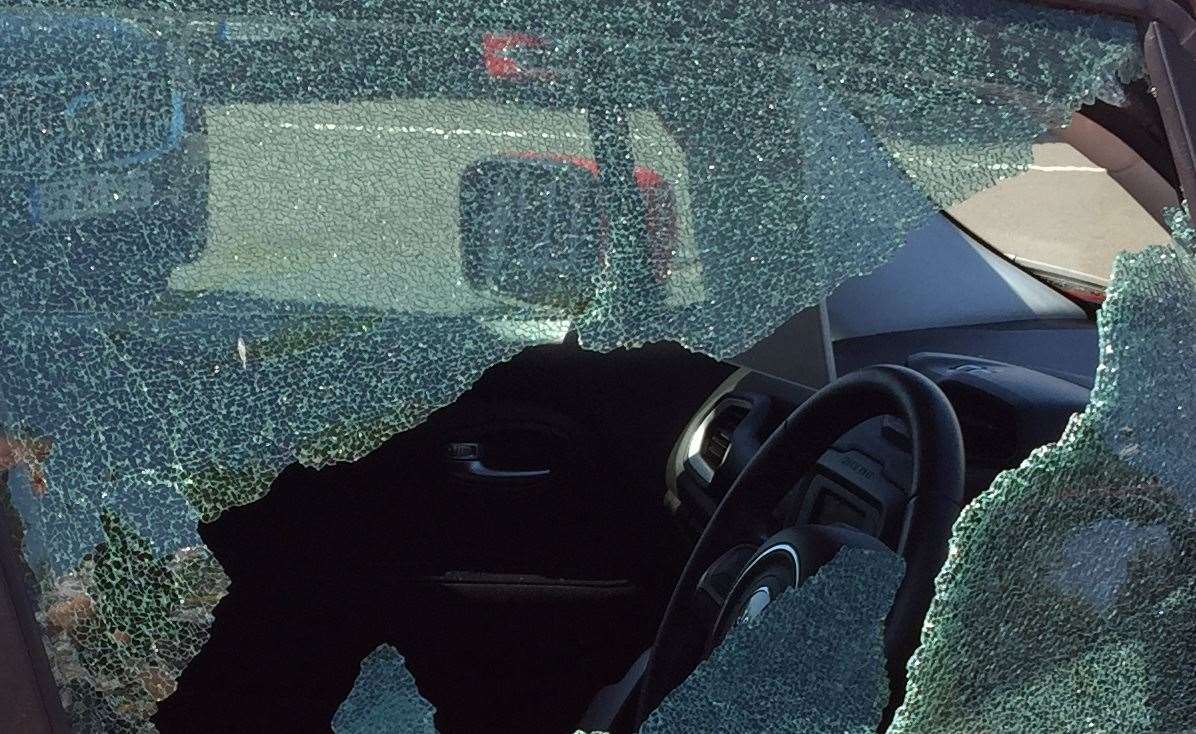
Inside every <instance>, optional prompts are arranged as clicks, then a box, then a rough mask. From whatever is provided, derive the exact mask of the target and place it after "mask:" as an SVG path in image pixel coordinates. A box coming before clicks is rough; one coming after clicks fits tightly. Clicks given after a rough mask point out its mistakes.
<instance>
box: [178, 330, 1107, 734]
mask: <svg viewBox="0 0 1196 734" xmlns="http://www.w3.org/2000/svg"><path fill="white" fill-rule="evenodd" d="M1083 323H1084V322H1074V321H1073V322H1067V323H1062V324H1060V323H1056V324H1051V323H1033V322H1030V323H1023V324H995V325H990V326H976V327H967V328H947V329H936V330H926V331H923V332H918V333H911V334H904V335H884V336H883V337H875V338H871V339H869V338H861V339H853V340H848V341H846V342H843V343H840V344H838V345H836V350H835V352H836V358H837V362H838V365H839V371H840V372H841V373H846V372H851V371H854V370H857V369H859V368H863V367H865V366H867V365H870V364H878V363H885V362H889V363H898V364H902V363H904V364H908V365H909V366H910V367H912V368H913V369H914V370H916V371H918V372H920V373H921V374H923V375H925V376H927V377H929V378H930V379H931V380H932V381H933V382H935V383H936V384H937V385H938V387H939V388H940V389H941V390H942V391H943V393H944V394H945V395H946V396H947V397H948V398H949V400H950V402H951V405H952V407H953V408H954V412H955V414H956V415H957V416H958V418H959V422H960V424H961V426H962V435H963V439H964V445H965V451H966V456H967V470H966V475H965V480H966V481H965V490H964V491H965V496H966V497H967V498H971V497H972V496H974V495H975V494H976V493H978V492H979V491H981V490H982V489H983V488H985V487H987V486H988V484H989V483H990V482H991V480H992V478H993V477H994V476H995V474H996V473H997V472H998V471H1000V470H1001V469H1004V468H1009V467H1012V466H1015V465H1017V464H1018V463H1019V462H1020V461H1021V460H1022V459H1023V458H1024V457H1025V456H1026V455H1027V454H1028V453H1029V452H1030V451H1031V450H1032V449H1033V448H1035V447H1036V446H1039V445H1041V444H1042V443H1044V442H1046V441H1049V440H1051V439H1052V438H1053V437H1055V436H1057V435H1058V434H1059V432H1060V431H1061V430H1062V428H1063V425H1064V424H1065V422H1066V420H1067V418H1068V417H1069V416H1070V415H1071V413H1073V412H1076V411H1078V410H1082V408H1083V406H1084V404H1085V403H1086V400H1087V394H1088V389H1089V388H1090V386H1091V382H1090V381H1091V378H1092V375H1093V371H1094V369H1095V365H1096V341H1095V329H1094V327H1093V325H1092V324H1091V323H1088V324H1087V325H1086V326H1085V325H1083ZM1047 342H1051V343H1054V344H1055V345H1056V347H1057V348H1056V349H1054V350H1044V349H1042V348H1041V345H1042V344H1044V343H1047ZM969 345H970V347H971V349H970V350H966V351H970V352H972V353H975V355H976V356H965V355H964V354H961V352H964V351H965V350H964V349H963V348H964V347H967V346H969ZM1052 354H1053V355H1054V356H1052ZM1019 362H1020V363H1023V364H1018V363H1019ZM1024 364H1030V365H1032V367H1027V366H1023V365H1024ZM629 374H634V375H636V376H637V377H636V379H635V380H628V379H626V376H627V375H629ZM811 393H812V391H811V390H810V389H808V388H806V387H803V386H801V385H798V384H796V383H793V382H788V381H785V380H781V379H777V378H774V377H769V376H767V375H765V374H762V373H759V372H754V371H752V370H747V369H740V370H736V369H735V368H734V367H733V366H731V365H728V364H724V363H719V362H716V361H714V360H711V359H709V358H706V357H703V356H700V355H696V354H693V353H691V352H688V351H686V350H684V349H683V348H681V347H679V346H676V345H673V344H657V345H651V346H648V347H645V348H643V349H636V350H618V351H616V352H613V353H610V354H596V353H593V352H588V351H585V350H583V349H580V348H579V347H578V346H577V344H576V343H575V342H573V341H572V340H570V341H567V342H566V343H565V344H561V345H546V346H541V347H536V348H533V349H530V350H527V351H525V352H523V353H522V354H520V355H518V356H517V357H515V358H514V359H512V360H511V361H509V362H507V363H504V364H500V365H497V366H495V367H493V368H491V369H490V370H489V371H487V372H486V374H485V375H484V377H483V378H482V379H481V380H479V381H478V383H477V384H476V385H474V386H473V388H472V389H471V390H469V391H468V392H467V393H466V394H465V395H463V396H462V397H461V398H460V399H459V400H457V401H456V402H455V403H453V404H452V405H450V406H448V407H446V408H443V409H441V410H440V411H438V412H437V413H435V414H434V415H433V416H432V418H431V419H430V420H428V421H427V422H426V423H424V424H422V425H421V426H419V427H417V428H415V429H413V430H411V431H408V432H406V433H403V434H400V435H398V436H395V437H394V438H392V439H391V440H389V441H388V442H387V443H386V444H384V445H383V446H381V447H379V448H378V449H377V450H376V451H374V452H373V453H372V454H370V455H369V456H367V457H366V458H364V459H362V460H360V461H358V462H354V463H351V464H340V465H334V466H330V467H327V468H324V469H320V470H314V469H307V468H302V467H298V466H294V467H291V468H290V469H288V470H287V471H285V472H283V474H282V475H280V476H279V477H278V479H277V480H276V481H275V483H274V487H273V488H272V491H271V492H270V493H269V494H268V495H267V496H266V497H265V498H264V499H262V500H260V501H258V502H255V503H253V504H250V505H247V506H244V507H238V508H234V509H230V510H228V511H226V512H225V513H224V514H223V515H222V516H221V517H220V518H219V519H218V520H216V521H215V522H212V523H208V524H205V525H203V526H202V527H201V534H202V536H203V538H204V541H205V542H206V543H207V544H208V545H209V547H211V548H212V550H213V552H214V553H215V555H216V557H217V558H218V559H219V561H220V563H221V564H222V565H223V566H224V568H225V570H226V572H227V573H228V575H229V576H230V578H231V579H232V585H231V588H230V592H229V595H228V596H227V597H226V598H225V600H224V601H222V602H221V604H220V605H219V607H218V608H217V610H216V623H215V625H214V627H213V629H212V638H211V640H210V642H209V643H208V644H207V645H206V646H205V647H204V649H203V651H202V652H201V654H200V655H199V656H198V657H197V658H196V659H195V661H194V662H193V663H192V664H191V665H190V666H189V667H188V668H187V669H186V671H185V672H184V674H183V676H182V678H181V679H180V681H179V688H178V690H177V692H176V693H175V694H174V695H172V696H170V697H169V698H168V699H167V700H165V701H163V702H162V703H161V705H160V708H159V712H158V714H157V716H156V717H155V723H156V724H157V725H158V726H159V728H160V729H161V730H162V731H164V732H183V731H196V732H198V731H256V730H261V729H262V728H265V727H281V728H284V729H286V730H288V731H323V730H326V728H327V725H326V723H324V722H328V721H330V720H331V717H332V714H333V713H334V712H335V711H336V708H337V706H338V705H339V704H340V702H341V701H342V700H344V698H345V696H346V695H348V693H349V691H350V689H351V688H352V686H353V682H354V679H355V677H356V675H357V672H358V663H359V661H360V660H361V659H362V658H363V657H364V656H365V655H366V654H367V653H368V652H369V651H370V650H372V649H373V648H374V647H376V646H377V645H379V644H382V643H384V642H389V643H390V644H393V645H394V646H395V647H396V648H397V649H398V650H399V651H400V652H401V653H402V654H403V655H404V657H405V659H406V661H407V665H408V667H409V669H410V670H411V671H412V673H413V675H414V676H415V678H416V681H417V683H418V685H419V689H420V692H421V694H422V695H423V696H425V697H426V698H427V699H428V700H429V701H430V702H431V703H432V704H433V705H435V706H436V709H437V714H436V724H437V727H438V729H439V730H440V731H442V732H468V731H478V730H481V729H484V728H498V729H503V730H518V731H526V732H563V731H572V730H574V729H575V728H576V727H577V725H578V723H579V722H580V721H582V720H583V714H585V712H586V709H587V706H588V705H589V704H590V702H591V700H592V699H594V697H595V692H596V691H599V690H600V689H602V688H603V687H604V686H607V685H608V684H612V683H614V682H616V681H618V680H619V679H621V678H623V677H624V674H625V673H626V672H627V671H628V669H629V668H632V664H633V663H634V662H635V661H636V660H637V658H640V656H641V654H642V653H643V652H644V651H645V650H647V649H649V647H651V645H652V643H653V639H654V636H655V634H656V630H657V626H658V625H659V623H660V621H661V618H662V615H663V614H664V611H665V607H666V605H667V603H668V601H669V597H670V594H671V592H672V590H673V585H674V583H675V581H676V579H677V578H678V576H679V575H680V573H681V570H682V567H683V565H684V563H685V560H686V558H687V557H688V555H689V553H690V551H691V550H692V549H693V547H694V544H695V542H696V541H697V539H698V536H699V535H700V534H701V531H702V530H703V528H704V527H705V526H706V525H707V523H708V522H709V520H710V518H711V516H712V514H713V511H714V509H715V507H716V506H717V504H718V503H719V501H720V500H721V498H722V496H723V495H724V494H725V493H726V491H727V489H728V488H729V487H730V485H731V484H732V483H733V482H734V480H735V479H736V477H737V476H738V474H739V473H740V472H742V471H743V469H744V467H745V466H746V465H747V464H748V462H749V461H750V460H751V459H752V457H753V456H754V455H755V453H756V452H757V451H758V450H759V448H760V446H761V444H763V443H764V442H765V440H766V439H767V438H768V436H769V434H770V433H772V431H773V430H774V429H775V428H777V426H778V425H780V424H781V422H782V421H784V419H785V418H786V417H787V416H788V415H789V414H790V413H791V412H792V411H793V410H794V409H795V408H796V407H797V406H799V405H800V404H801V403H803V402H804V401H805V400H806V399H807V398H808V397H809V395H810V394H811ZM704 413H709V414H711V416H712V420H710V421H707V422H705V425H704V426H703V428H702V432H703V433H702V436H701V437H700V438H699V440H698V443H699V445H698V446H697V451H696V453H694V454H693V455H692V456H681V457H678V456H677V453H678V452H677V450H676V448H675V447H676V446H678V444H679V443H680V442H689V443H692V441H693V436H692V434H693V431H694V429H695V428H696V426H698V425H702V423H703V421H702V420H701V419H702V418H704V417H705V415H704ZM679 437H680V438H679ZM910 452H911V445H910V437H909V435H908V431H907V429H906V427H905V426H904V425H903V424H902V421H900V420H898V419H896V418H894V417H882V418H876V419H872V420H869V421H866V422H864V423H862V424H860V425H859V426H858V427H857V428H855V429H853V430H851V431H849V432H847V433H846V434H845V435H844V436H842V437H841V438H840V439H839V440H837V441H836V442H835V445H834V447H833V449H831V450H830V451H828V452H826V453H825V454H824V455H823V456H822V458H821V460H820V461H819V462H818V464H817V467H816V469H815V470H814V471H811V472H808V473H807V475H806V476H804V477H802V478H801V479H800V481H798V482H796V484H795V485H794V486H793V487H792V489H791V491H787V492H785V493H784V497H783V499H782V500H781V501H780V502H778V503H776V506H775V507H774V508H772V517H771V521H770V522H771V525H772V527H773V528H775V529H780V528H781V527H785V526H789V525H792V524H794V523H801V522H813V521H817V522H821V523H824V524H838V525H847V526H850V527H852V528H857V529H862V530H863V531H864V532H866V533H868V534H869V535H875V536H876V537H879V538H880V539H881V540H882V541H884V542H885V543H887V544H890V545H895V544H896V543H897V542H898V536H899V535H900V530H901V529H900V521H899V516H900V510H901V508H902V507H903V505H904V499H905V492H907V491H908V490H909V487H910V481H911V471H912V466H911V454H910ZM681 453H682V454H684V453H685V451H684V450H683V451H682V452H681ZM677 462H679V464H678V463H677ZM678 465H679V466H680V471H674V470H673V469H670V470H669V471H668V472H666V471H664V468H665V467H666V466H668V467H675V466H678ZM895 523H896V524H895ZM748 555H750V553H746V554H744V553H741V554H740V555H739V556H737V557H732V558H731V559H730V560H729V563H730V566H728V567H726V568H723V569H722V570H721V575H720V573H715V574H712V575H711V578H709V579H707V581H708V582H709V583H708V584H707V586H708V588H709V589H713V590H714V594H715V597H716V598H721V597H718V594H720V593H721V594H722V595H725V594H726V593H727V592H728V591H729V586H730V584H731V582H733V581H734V580H735V579H734V574H735V571H736V569H738V568H740V567H742V565H743V564H745V563H746V561H747V556H748ZM720 585H721V586H720ZM300 600H302V603H300ZM641 665H642V663H641ZM641 672H642V671H641ZM626 697H627V696H626V695H625V696H624V699H625V698H626ZM546 701H548V702H551V704H550V705H545V702H546ZM607 705H608V706H609V705H610V704H609V703H608V704H607ZM615 709H616V710H617V713H618V715H619V716H621V717H622V718H620V719H619V722H620V723H623V724H624V725H625V724H626V721H627V720H628V717H630V716H632V715H633V714H634V712H633V711H631V710H632V709H634V706H633V705H631V704H630V703H628V702H627V701H626V700H620V701H619V702H618V703H616V704H615Z"/></svg>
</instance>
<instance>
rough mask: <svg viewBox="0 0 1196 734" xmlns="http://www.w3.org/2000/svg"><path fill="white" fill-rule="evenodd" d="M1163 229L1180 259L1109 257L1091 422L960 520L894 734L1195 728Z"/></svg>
mask: <svg viewBox="0 0 1196 734" xmlns="http://www.w3.org/2000/svg"><path fill="white" fill-rule="evenodd" d="M1172 221H1173V223H1174V226H1175V229H1174V231H1175V235H1176V240H1177V242H1178V243H1180V244H1179V245H1178V246H1176V247H1173V248H1167V247H1152V248H1148V249H1146V250H1143V251H1141V252H1137V253H1123V254H1121V255H1119V256H1118V259H1117V261H1116V264H1115V266H1114V269H1113V278H1112V284H1111V286H1110V289H1109V296H1108V299H1107V300H1106V302H1105V306H1104V308H1103V309H1102V310H1101V312H1100V314H1099V323H1100V338H1101V367H1100V370H1099V371H1098V373H1097V385H1096V388H1095V390H1094V391H1093V396H1092V400H1091V403H1090V405H1089V407H1088V410H1087V411H1086V412H1084V413H1083V414H1081V415H1079V416H1077V417H1075V418H1073V420H1072V423H1071V424H1070V425H1069V427H1068V429H1067V432H1066V433H1065V434H1064V436H1063V437H1062V438H1061V439H1060V440H1059V442H1058V443H1056V444H1053V445H1050V446H1047V447H1044V448H1042V449H1039V450H1038V451H1037V452H1036V453H1035V454H1033V455H1032V456H1031V457H1030V459H1028V460H1027V461H1026V463H1025V464H1024V465H1023V466H1021V467H1020V468H1018V469H1016V470H1013V471H1009V472H1006V473H1005V474H1003V475H1001V476H1000V477H999V478H998V479H997V481H996V482H995V483H994V484H993V486H992V488H991V489H989V491H988V492H987V493H985V494H984V495H982V496H981V497H980V498H979V499H978V500H977V501H975V502H973V503H972V504H971V505H969V506H968V507H967V508H966V509H965V510H964V512H963V514H962V515H961V517H960V520H959V522H958V523H957V525H956V528H955V533H954V537H953V540H952V547H951V552H950V557H949V560H948V562H947V565H946V567H945V568H944V570H943V572H942V574H941V575H940V577H939V579H938V582H937V586H938V590H937V594H936V597H935V602H934V604H933V606H932V608H931V611H930V614H929V615H928V618H927V622H926V626H925V629H924V631H923V644H922V648H921V649H920V650H919V652H918V653H916V654H915V657H914V659H913V660H912V661H911V664H910V692H909V695H908V696H907V697H906V700H905V705H904V707H903V708H902V709H901V710H900V711H899V712H898V715H897V720H896V722H895V723H894V726H893V728H892V731H893V732H895V733H898V732H923V731H943V732H954V731H976V730H985V731H1008V732H1014V731H1025V730H1026V729H1028V728H1030V729H1042V730H1048V731H1081V730H1084V731H1141V732H1147V731H1152V732H1153V731H1187V730H1190V729H1192V728H1193V727H1196V709H1194V708H1193V707H1192V705H1191V701H1192V693H1193V691H1192V689H1191V685H1192V683H1191V681H1192V680H1193V678H1192V671H1193V661H1192V659H1191V655H1190V654H1189V653H1187V652H1186V650H1188V649H1190V647H1191V644H1190V643H1191V638H1192V634H1193V632H1194V631H1196V629H1194V627H1193V623H1192V620H1193V611H1196V607H1194V606H1193V604H1194V603H1196V595H1194V594H1196V586H1194V583H1196V579H1194V578H1193V575H1192V572H1193V567H1192V563H1191V554H1192V543H1193V540H1196V535H1194V528H1193V523H1192V520H1193V510H1194V509H1196V489H1194V488H1193V485H1192V471H1191V459H1190V451H1189V450H1188V449H1189V448H1190V443H1191V428H1190V424H1191V418H1190V416H1188V412H1189V411H1191V410H1192V402H1193V398H1194V397H1196V396H1194V395H1193V388H1192V382H1191V380H1190V375H1189V371H1190V368H1189V365H1190V364H1191V360H1192V356H1193V355H1192V349H1193V342H1192V337H1191V334H1192V331H1193V329H1194V328H1196V311H1194V310H1193V304H1194V303H1196V300H1193V299H1194V298H1196V261H1193V251H1192V249H1191V241H1190V239H1188V238H1189V237H1190V234H1186V233H1190V232H1191V224H1190V219H1189V217H1188V216H1187V215H1186V214H1184V213H1180V212H1178V211H1177V212H1173V214H1172ZM1185 232H1186V233H1185ZM1181 447H1184V448H1182V449H1181Z"/></svg>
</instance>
